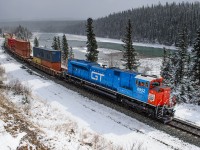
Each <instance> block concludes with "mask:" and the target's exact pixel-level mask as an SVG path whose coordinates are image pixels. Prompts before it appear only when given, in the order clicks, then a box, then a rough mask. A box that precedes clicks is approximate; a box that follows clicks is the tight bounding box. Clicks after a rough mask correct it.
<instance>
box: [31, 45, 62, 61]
mask: <svg viewBox="0 0 200 150" xmlns="http://www.w3.org/2000/svg"><path fill="white" fill-rule="evenodd" d="M33 56H34V57H38V58H41V59H42V60H46V61H49V62H61V51H59V50H53V49H48V48H42V47H33Z"/></svg>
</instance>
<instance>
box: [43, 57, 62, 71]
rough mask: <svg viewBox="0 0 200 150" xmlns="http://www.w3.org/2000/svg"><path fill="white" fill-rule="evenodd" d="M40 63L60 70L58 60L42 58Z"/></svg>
mask: <svg viewBox="0 0 200 150" xmlns="http://www.w3.org/2000/svg"><path fill="white" fill-rule="evenodd" d="M41 64H42V65H43V66H45V67H47V68H50V69H53V70H56V71H60V70H61V63H60V62H50V61H46V60H42V61H41Z"/></svg>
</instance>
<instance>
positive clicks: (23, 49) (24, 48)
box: [14, 40, 31, 58]
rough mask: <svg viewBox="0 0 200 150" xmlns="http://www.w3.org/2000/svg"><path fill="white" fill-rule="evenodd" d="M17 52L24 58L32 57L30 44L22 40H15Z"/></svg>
mask: <svg viewBox="0 0 200 150" xmlns="http://www.w3.org/2000/svg"><path fill="white" fill-rule="evenodd" d="M14 49H15V52H16V53H18V54H19V55H21V56H23V57H28V58H29V57H30V49H31V48H30V42H28V41H22V40H15V44H14Z"/></svg>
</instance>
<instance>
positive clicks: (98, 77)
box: [91, 71, 104, 81]
mask: <svg viewBox="0 0 200 150" xmlns="http://www.w3.org/2000/svg"><path fill="white" fill-rule="evenodd" d="M103 76H104V74H101V73H98V72H94V71H92V72H91V79H93V80H96V81H98V80H99V81H101V79H102V77H103Z"/></svg>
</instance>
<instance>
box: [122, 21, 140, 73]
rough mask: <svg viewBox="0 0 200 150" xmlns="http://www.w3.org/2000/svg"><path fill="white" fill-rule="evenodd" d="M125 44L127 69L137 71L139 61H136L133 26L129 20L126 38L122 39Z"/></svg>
mask: <svg viewBox="0 0 200 150" xmlns="http://www.w3.org/2000/svg"><path fill="white" fill-rule="evenodd" d="M122 41H123V42H124V43H125V45H123V47H124V59H125V62H126V63H125V67H126V69H129V70H135V71H137V68H138V66H139V63H138V60H137V59H136V57H137V53H136V51H135V49H134V47H133V43H132V25H131V20H130V19H129V20H128V26H127V27H126V33H125V37H124V38H123V39H122Z"/></svg>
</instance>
